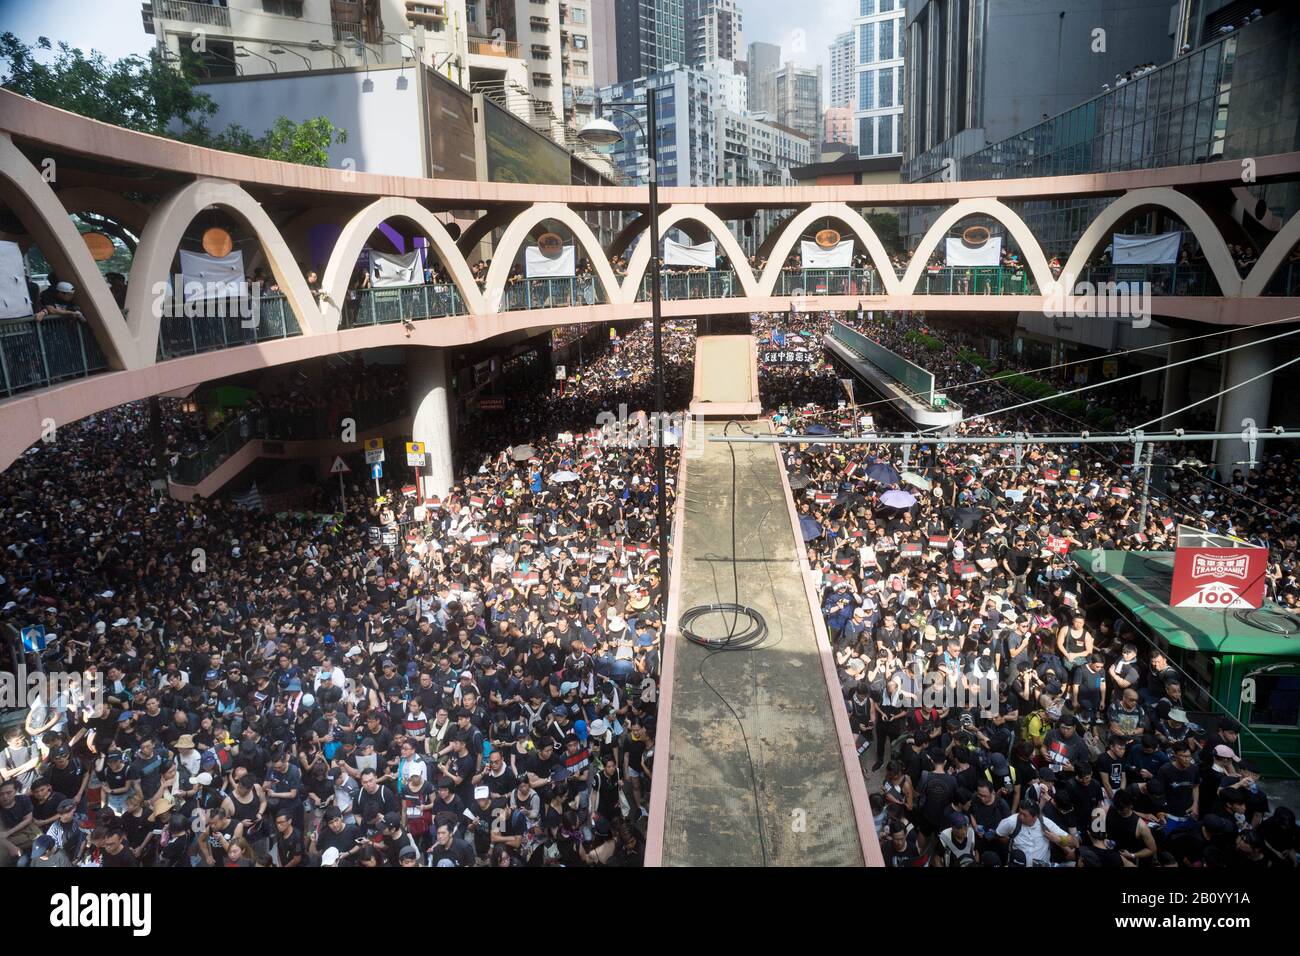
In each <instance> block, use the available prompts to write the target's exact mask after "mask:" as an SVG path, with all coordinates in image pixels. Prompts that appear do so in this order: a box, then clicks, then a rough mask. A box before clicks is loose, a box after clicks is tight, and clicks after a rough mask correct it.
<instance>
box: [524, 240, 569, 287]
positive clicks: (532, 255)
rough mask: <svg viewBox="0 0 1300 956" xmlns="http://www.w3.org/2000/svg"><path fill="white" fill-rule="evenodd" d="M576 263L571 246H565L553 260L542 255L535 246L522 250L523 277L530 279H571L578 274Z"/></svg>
mask: <svg viewBox="0 0 1300 956" xmlns="http://www.w3.org/2000/svg"><path fill="white" fill-rule="evenodd" d="M577 261H578V257H577V255H576V253H575V250H574V248H573V246H565V247H564V251H563V252H561V253H560V254H559V255H558V256H556V257H555V258H554V259H552V258H551V257H550V256H547V255H543V254H542V250H540V249H538V248H537V247H536V246H527V247H525V249H524V275H526V276H527V277H528V278H530V279H571V278H573V276H575V275H577V273H578V270H577Z"/></svg>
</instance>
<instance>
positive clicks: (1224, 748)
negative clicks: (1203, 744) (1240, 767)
mask: <svg viewBox="0 0 1300 956" xmlns="http://www.w3.org/2000/svg"><path fill="white" fill-rule="evenodd" d="M1214 756H1216V757H1222V758H1223V759H1224V760H1232V761H1236V759H1237V753H1236V751H1235V750H1233V749H1232V748H1231V747H1229V746H1228V745H1227V744H1219V745H1218V746H1217V747H1215V748H1214Z"/></svg>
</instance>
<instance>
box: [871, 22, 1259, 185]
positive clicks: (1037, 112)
mask: <svg viewBox="0 0 1300 956" xmlns="http://www.w3.org/2000/svg"><path fill="white" fill-rule="evenodd" d="M862 2H863V5H864V7H865V6H866V4H867V3H868V2H870V0H862ZM882 2H883V0H882ZM1171 6H1175V5H1174V4H1171V3H1170V2H1169V0H1075V2H1072V3H1069V4H1061V12H1060V15H1059V16H1056V15H1055V14H1054V15H1053V16H1054V17H1055V20H1056V22H1055V23H1054V25H1053V28H1052V39H1051V42H1046V43H1045V42H1043V32H1044V28H1043V4H1042V3H1041V2H1040V0H979V7H980V9H981V11H982V13H981V15H979V16H970V17H966V16H959V15H958V5H957V4H955V3H954V2H952V0H925V2H913V3H910V4H908V11H907V17H906V30H907V49H908V50H909V51H911V55H910V57H909V59H908V62H907V67H906V72H907V84H906V91H907V112H906V116H907V131H906V144H905V147H906V148H905V149H904V150H903V153H904V157H903V160H904V162H903V180H904V181H905V182H910V181H913V180H916V179H918V178H921V177H923V176H926V175H928V174H930V173H933V172H934V171H936V170H938V169H940V168H941V167H943V165H944V161H945V160H948V159H951V160H952V161H953V162H954V163H957V164H960V162H961V159H962V157H964V156H968V155H970V154H971V153H974V152H976V151H978V150H980V149H983V148H984V147H985V146H986V145H987V144H989V143H995V142H997V141H999V140H1004V139H1006V138H1007V137H1009V136H1014V135H1015V134H1017V133H1019V132H1021V131H1022V130H1024V129H1027V128H1028V127H1031V126H1034V125H1035V124H1037V123H1039V122H1041V121H1042V120H1043V119H1045V118H1047V117H1049V116H1055V115H1056V114H1058V113H1060V112H1062V111H1064V110H1068V109H1070V108H1071V107H1072V106H1075V105H1077V104H1079V103H1082V102H1083V101H1084V100H1087V99H1091V98H1092V97H1094V96H1096V95H1098V94H1099V93H1101V92H1102V84H1110V83H1114V82H1115V81H1116V78H1117V77H1118V76H1122V75H1123V74H1124V72H1125V71H1127V70H1130V69H1131V68H1133V67H1136V66H1139V65H1141V64H1145V63H1162V62H1164V61H1166V60H1167V59H1168V58H1169V56H1170V55H1171V50H1170V36H1169V29H1170V8H1171ZM1192 6H1196V7H1207V6H1210V7H1215V8H1217V7H1218V6H1223V4H1214V3H1210V4H1206V3H1199V4H1192ZM1247 8H1249V5H1247ZM1247 12H1249V9H1247ZM858 106H859V109H860V108H861V107H862V103H860V102H859V104H858Z"/></svg>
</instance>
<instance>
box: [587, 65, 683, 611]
mask: <svg viewBox="0 0 1300 956" xmlns="http://www.w3.org/2000/svg"><path fill="white" fill-rule="evenodd" d="M657 92H658V91H657V90H655V89H652V88H651V87H649V86H647V87H646V95H645V99H644V100H618V101H615V102H613V103H609V104H604V105H606V106H608V107H610V108H611V109H612V111H613V112H615V113H622V114H623V115H624V116H626V117H628V118H629V119H631V120H632V122H633V123H635V124H636V125H637V128H638V129H639V130H641V135H642V136H644V137H645V140H646V152H647V157H648V159H649V176H648V177H647V178H648V180H649V182H648V185H649V187H650V188H649V192H650V314H651V316H652V318H653V325H654V370H655V481H656V483H657V484H658V486H659V495H658V511H657V513H656V516H655V520H656V522H657V523H658V526H659V601H660V604H661V605H662V608H663V610H662V612H661V613H662V614H663V618H662V623H663V630H662V632H661V633H662V634H663V635H664V636H666V635H667V634H668V481H667V465H666V463H665V455H664V340H663V312H662V300H661V296H660V273H659V266H660V253H659V175H658V159H659V142H658V139H659V137H658V132H659V130H658V126H657V124H656V122H655V97H656V94H657ZM622 106H644V107H645V118H646V121H645V125H644V126H643V125H642V124H641V121H640V120H639V119H637V117H636V114H635V113H632V112H630V111H628V110H625V109H620V108H619V107H622ZM578 138H579V139H580V140H582V141H583V142H584V143H586V144H587V145H589V146H612V145H614V144H615V143H620V142H622V141H623V133H622V131H621V130H620V129H619V128H618V127H617V126H615V125H614V124H613V123H611V122H610V121H609V120H607V119H603V118H601V117H596V118H594V119H591V120H588V121H587V123H586V125H584V126H583V127H582V129H580V130H579V131H578ZM683 431H684V430H683ZM684 440H685V434H683V435H682V436H680V437H679V438H678V442H679V443H680V442H682V441H684Z"/></svg>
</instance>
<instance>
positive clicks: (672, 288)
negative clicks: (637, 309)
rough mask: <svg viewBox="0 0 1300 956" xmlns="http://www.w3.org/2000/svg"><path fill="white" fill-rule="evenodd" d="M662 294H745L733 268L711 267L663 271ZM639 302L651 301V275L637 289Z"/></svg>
mask: <svg viewBox="0 0 1300 956" xmlns="http://www.w3.org/2000/svg"><path fill="white" fill-rule="evenodd" d="M659 290H660V294H661V295H662V296H663V298H664V299H665V300H680V299H729V298H732V297H734V296H742V295H744V294H745V290H744V287H743V286H741V284H740V280H739V279H738V278H736V273H735V271H734V270H732V269H709V270H707V271H704V272H662V273H660V283H659ZM636 299H637V301H638V302H649V301H650V276H648V275H647V276H644V277H642V279H641V288H640V289H638V290H637V294H636Z"/></svg>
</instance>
